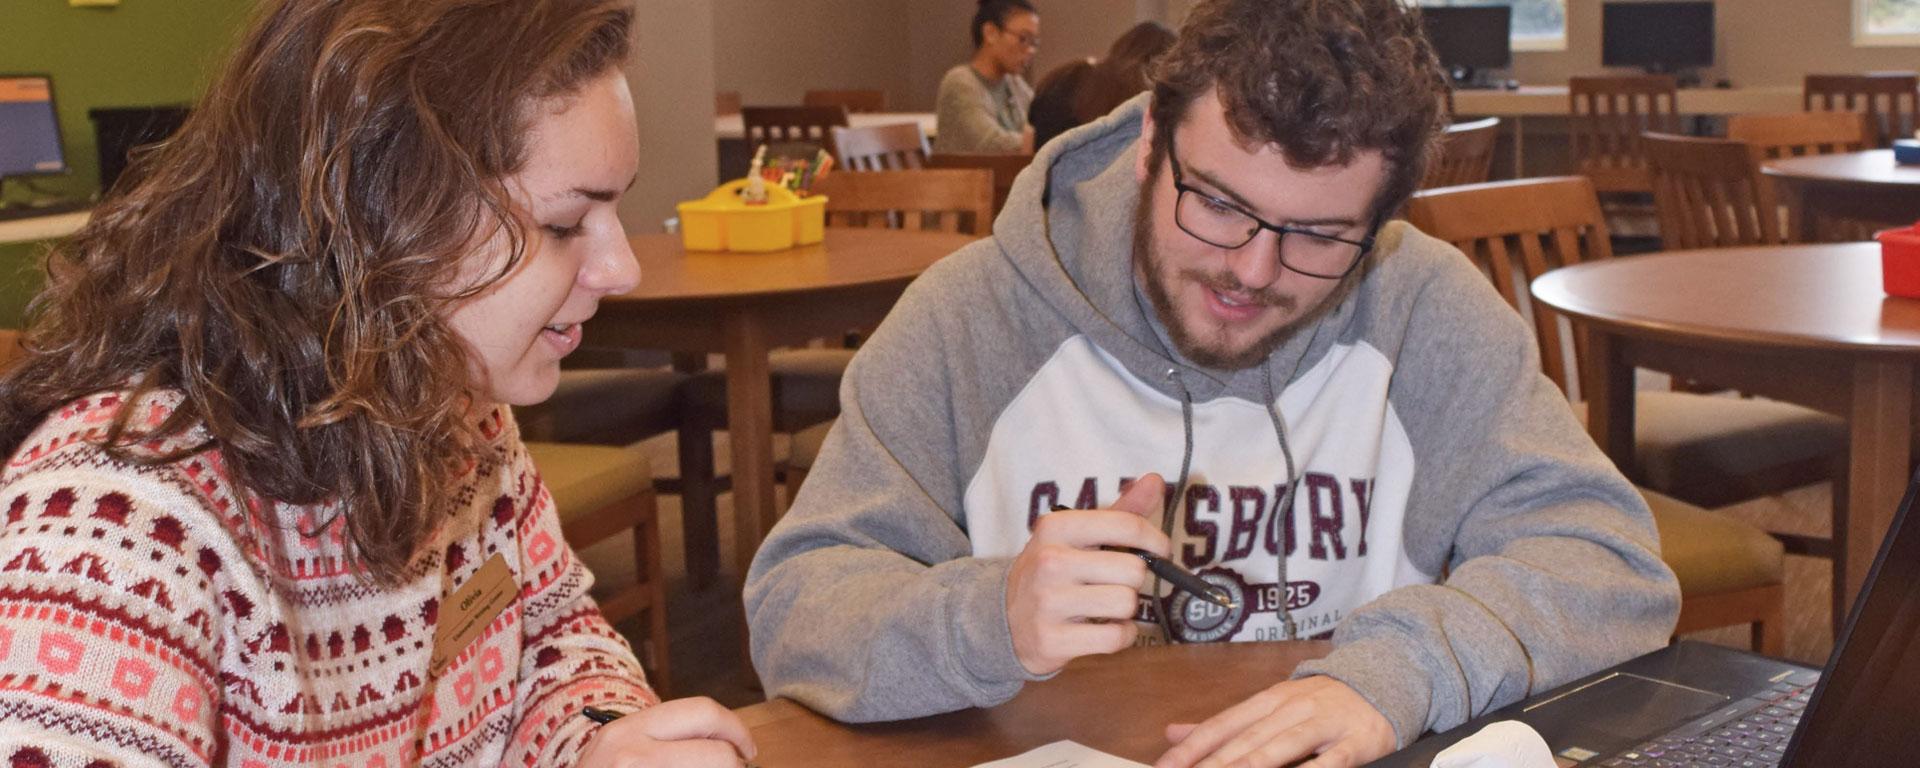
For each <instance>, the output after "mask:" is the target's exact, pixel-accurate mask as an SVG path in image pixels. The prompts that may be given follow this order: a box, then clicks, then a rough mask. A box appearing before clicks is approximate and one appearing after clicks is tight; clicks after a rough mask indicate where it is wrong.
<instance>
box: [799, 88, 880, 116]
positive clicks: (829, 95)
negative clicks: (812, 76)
mask: <svg viewBox="0 0 1920 768" xmlns="http://www.w3.org/2000/svg"><path fill="white" fill-rule="evenodd" d="M800 103H801V104H804V105H806V106H809V107H846V109H847V111H848V112H852V113H860V112H885V111H887V92H886V91H882V90H877V89H865V88H863V89H855V90H845V91H824V90H809V91H807V92H806V94H805V95H803V96H801V97H800Z"/></svg>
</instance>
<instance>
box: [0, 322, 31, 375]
mask: <svg viewBox="0 0 1920 768" xmlns="http://www.w3.org/2000/svg"><path fill="white" fill-rule="evenodd" d="M26 352H27V351H26V350H24V349H21V348H20V332H19V331H15V330H10V329H6V328H0V371H4V370H6V369H7V368H8V367H9V366H11V365H13V361H15V360H18V359H20V357H21V356H22V355H24V354H26Z"/></svg>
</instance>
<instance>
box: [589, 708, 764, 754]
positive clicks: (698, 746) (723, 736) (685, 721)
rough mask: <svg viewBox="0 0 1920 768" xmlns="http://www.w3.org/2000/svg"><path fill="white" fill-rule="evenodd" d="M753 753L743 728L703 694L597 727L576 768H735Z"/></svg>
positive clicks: (740, 723) (729, 712) (742, 725)
mask: <svg viewBox="0 0 1920 768" xmlns="http://www.w3.org/2000/svg"><path fill="white" fill-rule="evenodd" d="M755 751H756V750H755V749H754V747H753V739H752V737H749V736H748V735H747V726H746V724H745V723H742V722H740V718H739V717H738V716H737V715H735V714H733V712H732V711H730V710H728V709H727V708H726V707H723V706H720V704H719V702H716V701H714V700H713V699H709V698H706V697H704V696H702V697H698V698H691V699H674V700H673V701H663V702H661V703H659V704H658V705H655V706H652V707H648V708H646V709H643V710H640V711H638V712H635V713H633V714H630V715H627V716H625V717H622V718H620V719H618V720H615V721H613V722H611V723H607V724H606V725H603V726H600V730H599V731H598V732H596V733H595V734H594V735H593V740H592V741H590V742H588V743H587V749H586V751H585V752H582V753H581V754H580V762H578V763H576V765H577V766H580V768H601V767H602V766H604V767H605V768H642V767H643V766H676V768H677V767H678V766H689V767H690V768H706V767H707V766H727V767H728V768H738V766H741V765H744V764H745V762H746V761H747V760H749V759H752V757H753V755H754V753H755Z"/></svg>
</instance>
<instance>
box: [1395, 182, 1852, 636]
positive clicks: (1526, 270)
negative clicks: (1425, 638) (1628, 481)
mask: <svg viewBox="0 0 1920 768" xmlns="http://www.w3.org/2000/svg"><path fill="white" fill-rule="evenodd" d="M1407 214H1408V215H1407V218H1408V220H1409V221H1411V222H1413V224H1414V225H1415V226H1417V227H1419V228H1420V229H1422V230H1424V231H1425V232H1427V233H1429V234H1431V235H1433V236H1435V237H1438V238H1440V239H1442V240H1446V241H1448V242H1450V243H1453V244H1454V245H1455V246H1458V247H1459V248H1460V249H1461V250H1462V251H1464V252H1466V253H1467V254H1468V255H1469V257H1470V258H1472V260H1473V261H1474V263H1475V264H1476V265H1477V266H1478V267H1479V268H1480V270H1481V271H1482V272H1483V273H1486V274H1487V275H1488V277H1489V278H1490V279H1491V280H1492V281H1493V283H1494V286H1495V288H1497V289H1498V290H1499V292H1500V294H1501V296H1502V297H1503V298H1504V299H1506V301H1507V303H1508V304H1509V305H1510V306H1512V307H1514V308H1515V309H1516V310H1519V311H1520V312H1521V315H1522V316H1523V317H1524V318H1526V319H1527V320H1528V322H1529V324H1530V325H1532V326H1533V328H1534V332H1535V337H1536V339H1537V341H1538V342H1539V345H1540V347H1539V348H1540V358H1541V364H1542V366H1543V368H1544V369H1545V371H1546V373H1547V375H1548V377H1549V378H1551V379H1552V380H1553V382H1554V384H1555V385H1556V386H1559V387H1560V388H1561V389H1562V391H1571V389H1572V385H1573V382H1575V381H1578V380H1580V376H1581V370H1580V361H1581V359H1582V358H1583V357H1584V356H1585V352H1586V343H1585V338H1584V336H1583V335H1578V334H1576V335H1575V336H1574V338H1573V339H1572V340H1571V342H1572V343H1571V344H1567V343H1566V340H1565V336H1564V335H1563V331H1562V326H1561V322H1560V321H1561V318H1560V316H1559V315H1558V314H1557V313H1555V312H1553V311H1551V310H1550V309H1549V308H1547V307H1546V305H1544V304H1542V303H1538V302H1533V301H1531V297H1530V295H1529V294H1528V291H1527V286H1528V285H1529V284H1531V283H1532V281H1533V280H1534V279H1535V278H1537V277H1539V276H1540V275H1541V274H1544V273H1545V272H1546V271H1548V270H1550V269H1555V268H1558V267H1561V266H1567V265H1571V264H1577V263H1580V262H1582V261H1585V260H1588V259H1605V258H1612V254H1613V252H1612V246H1611V245H1610V244H1609V241H1608V237H1607V228H1606V218H1605V215H1604V214H1603V213H1602V212H1601V210H1600V205H1599V201H1598V197H1597V195H1596V194H1595V193H1594V189H1593V185H1592V182H1591V181H1589V180H1587V179H1585V178H1582V177H1558V178H1548V179H1525V180H1519V181H1505V182H1492V183H1487V184H1474V185H1469V186H1463V187H1449V188H1445V189H1434V190H1426V191H1422V192H1418V193H1416V194H1415V195H1414V197H1413V200H1412V201H1410V202H1409V203H1408V205H1407ZM1567 347H1571V349H1572V354H1571V355H1568V354H1567V353H1566V352H1565V349H1566V348H1567ZM1635 408H1636V411H1635V412H1636V414H1637V417H1636V419H1635V423H1634V425H1633V426H1634V442H1635V450H1634V460H1635V466H1633V467H1623V468H1622V469H1623V470H1624V471H1626V473H1627V474H1628V476H1629V477H1632V478H1633V479H1634V481H1635V482H1636V483H1639V484H1641V485H1642V486H1643V487H1644V488H1649V489H1652V490H1653V491H1654V493H1646V492H1645V491H1643V493H1644V495H1646V496H1647V500H1648V503H1649V505H1650V506H1652V507H1653V508H1654V514H1655V522H1656V523H1658V524H1659V525H1660V528H1661V532H1662V536H1663V541H1662V550H1663V553H1662V554H1663V556H1664V557H1665V558H1666V559H1667V563H1668V565H1670V566H1672V567H1673V568H1674V571H1675V573H1676V574H1678V575H1679V577H1680V585H1681V592H1682V596H1683V604H1682V607H1681V612H1680V624H1679V627H1678V628H1677V629H1675V632H1676V633H1685V632H1691V631H1694V630H1697V629H1705V628H1708V627H1713V626H1721V625H1725V624H1730V623H1752V624H1753V625H1754V627H1753V642H1754V644H1755V645H1756V646H1757V647H1758V648H1759V649H1760V650H1761V651H1762V652H1763V653H1765V652H1769V651H1767V650H1766V649H1767V648H1773V649H1775V650H1774V651H1772V652H1775V653H1777V652H1778V649H1779V647H1780V646H1779V643H1780V635H1781V627H1780V624H1779V621H1780V620H1781V611H1782V603H1783V601H1784V597H1783V594H1782V592H1781V580H1782V570H1781V569H1782V566H1781V563H1780V553H1781V552H1782V550H1783V549H1784V550H1785V551H1791V552H1796V553H1799V554H1816V555H1822V556H1831V557H1833V558H1834V567H1835V581H1834V583H1835V584H1844V583H1845V579H1844V578H1842V577H1841V574H1844V573H1845V571H1844V568H1843V566H1844V563H1843V562H1842V558H1841V555H1842V553H1844V551H1845V537H1846V526H1845V520H1846V515H1845V506H1844V504H1845V501H1844V499H1840V498H1836V499H1835V505H1834V511H1833V525H1834V528H1833V531H1834V535H1833V537H1832V538H1831V539H1830V540H1828V539H1809V538H1807V537H1801V536H1790V535H1783V534H1774V535H1773V536H1772V537H1771V538H1769V537H1768V536H1767V535H1766V534H1764V533H1762V532H1761V531H1760V530H1759V529H1757V528H1754V527H1753V526H1750V525H1747V524H1745V523H1742V522H1740V521H1738V520H1734V519H1732V518H1728V517H1726V516H1724V515H1718V514H1715V513H1712V512H1708V511H1706V510H1703V509H1700V507H1717V506H1724V505H1726V504H1730V503H1733V502H1736V501H1740V500H1743V499H1746V498H1753V497H1757V496H1762V495H1767V494H1771V493H1776V492H1778V491H1779V490H1783V489H1784V488H1788V487H1796V486H1798V485H1806V484H1809V483H1813V482H1819V481H1822V480H1830V479H1832V478H1834V477H1835V476H1837V475H1838V473H1841V472H1844V467H1845V466H1846V461H1845V459H1846V456H1845V451H1846V445H1847V443H1846V430H1845V425H1844V424H1842V423H1840V421H1839V420H1838V419H1835V418H1833V417H1830V416H1826V415H1824V414H1819V413H1816V412H1814V411H1810V410H1807V409H1804V408H1800V407H1798V406H1792V405H1787V404H1784V403H1776V402H1771V401H1765V400H1749V399H1740V398H1730V397H1710V396H1706V395H1699V394H1692V393H1686V392H1655V391H1642V392H1636V393H1635ZM1575 410H1576V412H1578V413H1582V414H1584V412H1585V411H1584V408H1583V407H1581V406H1580V405H1579V404H1576V406H1575ZM1789 478H1791V479H1789ZM1785 483H1792V485H1785ZM1668 497H1673V498H1668ZM1782 545H1784V546H1782ZM1834 594H1835V595H1836V599H1837V596H1838V595H1840V594H1843V590H1839V589H1836V590H1835V592H1834Z"/></svg>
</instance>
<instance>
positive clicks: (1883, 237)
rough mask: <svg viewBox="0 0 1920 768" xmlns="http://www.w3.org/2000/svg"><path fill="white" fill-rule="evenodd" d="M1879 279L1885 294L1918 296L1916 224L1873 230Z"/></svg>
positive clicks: (1918, 234) (1919, 249)
mask: <svg viewBox="0 0 1920 768" xmlns="http://www.w3.org/2000/svg"><path fill="white" fill-rule="evenodd" d="M1873 237H1874V239H1875V240H1879V241H1880V282H1881V285H1882V287H1884V288H1885V289H1886V291H1887V293H1888V294H1889V295H1892V296H1905V297H1907V298H1910V299H1920V224H1915V225H1914V226H1911V227H1907V228H1905V229H1889V230H1886V231H1884V232H1879V233H1876V234H1875V235H1874V236H1873Z"/></svg>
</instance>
